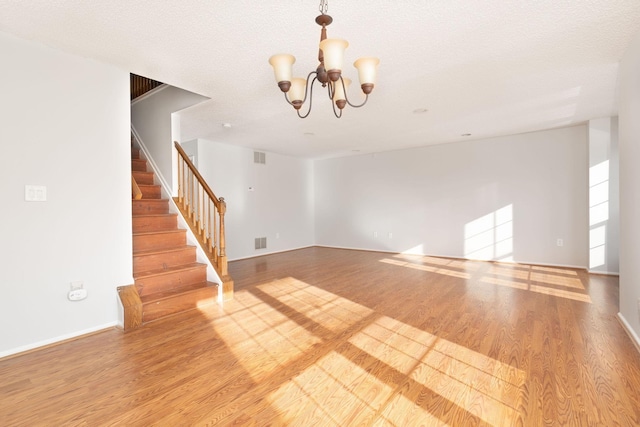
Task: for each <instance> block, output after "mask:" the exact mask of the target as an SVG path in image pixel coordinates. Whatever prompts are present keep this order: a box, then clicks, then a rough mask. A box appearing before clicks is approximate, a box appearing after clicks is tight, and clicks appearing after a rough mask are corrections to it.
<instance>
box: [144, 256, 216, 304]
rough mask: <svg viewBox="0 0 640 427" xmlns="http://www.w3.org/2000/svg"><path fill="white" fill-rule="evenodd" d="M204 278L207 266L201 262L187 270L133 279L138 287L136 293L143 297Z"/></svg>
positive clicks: (203, 280) (205, 277)
mask: <svg viewBox="0 0 640 427" xmlns="http://www.w3.org/2000/svg"><path fill="white" fill-rule="evenodd" d="M206 280H207V267H206V266H205V265H204V264H203V265H199V266H198V267H195V268H192V269H189V270H178V271H172V272H170V273H167V274H160V275H156V276H149V277H144V278H141V279H135V285H136V288H138V294H139V295H140V296H141V297H143V296H145V295H150V294H155V293H157V292H164V291H168V290H171V289H175V288H179V287H181V286H185V285H191V284H194V283H198V282H205V281H206Z"/></svg>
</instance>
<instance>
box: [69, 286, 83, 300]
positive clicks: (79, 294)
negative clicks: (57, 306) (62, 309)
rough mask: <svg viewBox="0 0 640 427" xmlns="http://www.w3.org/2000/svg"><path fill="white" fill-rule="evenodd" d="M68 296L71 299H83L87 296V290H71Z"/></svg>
mask: <svg viewBox="0 0 640 427" xmlns="http://www.w3.org/2000/svg"><path fill="white" fill-rule="evenodd" d="M67 297H68V298H69V301H80V300H83V299H85V298H86V297H87V290H86V289H82V288H81V289H74V290H72V291H69V294H68V295H67Z"/></svg>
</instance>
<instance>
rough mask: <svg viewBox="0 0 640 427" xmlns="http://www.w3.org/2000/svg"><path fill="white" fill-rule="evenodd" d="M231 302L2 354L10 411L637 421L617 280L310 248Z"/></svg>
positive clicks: (37, 421)
mask: <svg viewBox="0 0 640 427" xmlns="http://www.w3.org/2000/svg"><path fill="white" fill-rule="evenodd" d="M229 270H230V273H231V275H232V276H233V277H234V279H235V283H236V293H235V299H234V300H233V301H229V302H226V303H225V304H224V306H217V305H208V306H204V305H203V306H202V307H201V308H199V309H197V310H193V311H191V312H189V313H183V314H180V315H176V316H173V317H170V318H167V319H163V320H159V321H156V322H153V323H151V324H149V325H146V326H144V327H142V328H141V329H138V330H136V331H134V332H131V333H128V334H123V333H121V332H119V331H117V330H109V331H105V332H102V333H99V334H95V335H92V336H88V337H85V338H82V339H78V340H75V341H72V342H68V343H64V344H62V345H58V346H54V347H50V348H46V349H42V350H38V351H35V352H32V353H29V354H25V355H21V356H17V357H11V358H6V359H4V360H0V425H3V426H40V425H42V426H62V425H65V426H67V425H87V426H102V425H127V426H151V425H159V426H183V425H202V426H212V425H255V426H268V425H274V426H279V425H293V426H360V425H362V426H418V425H424V426H440V425H450V426H543V425H549V426H551V425H554V426H555V425H558V426H565V425H567V426H596V425H603V426H617V425H620V426H634V425H638V424H640V355H639V353H638V352H637V350H636V349H635V347H634V346H633V344H632V342H631V340H630V339H629V337H628V336H627V335H626V334H625V332H624V330H623V329H622V327H621V326H620V324H619V322H618V320H617V319H616V313H617V311H618V279H617V278H614V277H607V276H597V275H588V274H587V273H586V272H584V271H581V270H572V269H560V268H548V267H538V266H527V265H516V264H498V263H485V262H475V261H464V260H452V259H442V258H434V257H421V256H403V255H393V254H386V253H376V252H361V251H350V250H339V249H329V248H319V247H314V248H307V249H302V250H297V251H292V252H286V253H281V254H276V255H269V256H264V257H259V258H253V259H248V260H242V261H236V262H232V263H230V266H229Z"/></svg>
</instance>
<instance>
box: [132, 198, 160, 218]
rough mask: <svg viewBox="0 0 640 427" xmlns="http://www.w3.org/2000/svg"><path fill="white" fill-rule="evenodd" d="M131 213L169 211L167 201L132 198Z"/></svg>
mask: <svg viewBox="0 0 640 427" xmlns="http://www.w3.org/2000/svg"><path fill="white" fill-rule="evenodd" d="M131 213H132V214H133V215H147V214H161V213H169V201H168V200H156V199H147V200H144V199H141V200H132V201H131Z"/></svg>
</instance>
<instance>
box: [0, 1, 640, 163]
mask: <svg viewBox="0 0 640 427" xmlns="http://www.w3.org/2000/svg"><path fill="white" fill-rule="evenodd" d="M318 5H319V1H317V0H289V1H283V0H275V1H256V0H234V1H220V0H183V1H180V2H178V1H168V0H167V1H151V0H146V1H141V0H135V1H132V0H109V1H100V2H98V1H86V0H2V1H1V2H0V31H3V32H7V33H12V34H15V35H17V36H19V37H23V38H27V39H31V40H35V41H39V42H42V43H44V44H46V45H49V46H52V47H55V48H58V49H61V50H63V51H67V52H72V53H75V54H79V55H83V56H86V57H90V58H94V59H97V60H99V61H103V62H107V63H111V64H114V65H115V66H117V67H120V68H122V69H123V70H126V71H128V72H132V73H135V74H140V75H143V76H147V77H151V78H153V79H156V80H159V81H162V82H165V83H168V84H171V85H173V86H177V87H181V88H183V89H187V90H190V91H192V92H196V93H199V94H202V95H205V96H207V97H210V98H211V100H209V101H207V102H205V103H203V104H200V105H198V106H196V107H192V108H190V109H189V110H187V111H185V112H184V113H182V131H183V132H185V133H186V135H185V140H189V139H193V138H205V139H209V140H213V141H218V142H224V143H230V144H235V145H242V146H247V147H251V148H254V149H260V150H265V151H271V152H276V153H281V154H287V155H292V156H298V157H306V158H326V157H337V156H346V155H353V154H358V153H369V152H379V151H385V150H395V149H401V148H408V147H416V146H422V145H430V144H440V143H447V142H455V141H461V140H465V139H479V138H486V137H491V136H497V135H508V134H514V133H522V132H529V131H535V130H540V129H548V128H554V127H562V126H568V125H572V124H576V123H583V122H585V121H586V120H589V119H592V118H597V117H604V116H611V115H615V114H616V112H617V105H616V104H617V94H616V91H617V69H618V62H619V60H620V58H621V57H622V55H623V53H624V51H625V49H626V47H627V46H628V44H629V42H630V40H631V38H632V37H633V36H634V35H635V34H636V33H637V32H638V31H639V30H640V1H638V0H535V1H531V0H501V1H500V0H422V1H418V0H414V1H408V0H396V1H393V2H392V1H386V0H371V1H364V0H349V1H335V0H334V1H331V2H329V11H328V14H329V15H331V16H332V17H333V20H334V21H333V24H331V25H330V26H329V27H328V34H329V37H336V38H344V39H347V40H348V41H349V43H350V46H349V48H348V49H347V52H346V59H347V64H349V65H348V67H345V68H346V71H344V72H343V74H344V75H347V76H350V77H352V78H353V79H354V81H357V75H356V72H355V69H353V68H352V67H351V66H350V64H351V63H352V62H353V61H354V60H355V59H356V58H358V57H360V56H377V57H379V58H380V60H381V63H380V67H379V69H378V79H377V83H376V88H375V89H374V91H373V93H372V94H371V96H370V98H369V102H368V104H367V105H366V106H365V107H363V108H360V109H349V107H347V109H345V111H344V115H343V118H342V119H339V120H338V119H336V118H334V117H333V113H332V110H331V106H330V103H329V100H328V99H327V97H326V95H325V94H324V93H323V92H321V91H320V90H319V88H320V87H317V88H316V91H315V92H316V96H315V98H316V99H315V102H314V106H313V107H314V108H313V111H312V112H311V115H310V116H309V117H308V118H307V119H304V120H302V119H299V118H298V117H297V116H296V114H295V112H294V110H293V108H292V107H290V106H289V105H288V104H286V103H285V101H284V99H283V95H282V93H281V92H280V90H279V89H278V87H277V85H276V82H275V80H274V77H273V72H272V69H271V67H270V66H269V64H268V62H267V61H268V59H269V57H270V56H271V55H272V54H275V53H283V52H284V53H291V54H293V55H295V56H296V58H297V62H296V64H295V65H294V73H295V74H296V75H300V76H306V74H307V73H308V72H310V71H312V70H314V69H315V67H316V66H317V59H316V56H317V53H318V52H317V49H318V48H317V44H318V41H319V36H320V27H318V25H316V24H315V22H314V19H315V17H316V16H317V15H318V14H319V11H318ZM358 86H359V85H358V84H354V85H353V87H352V89H357V87H358ZM350 93H351V94H352V95H351V98H352V99H353V98H355V99H356V100H358V99H360V97H359V96H358V95H359V94H357V93H356V92H353V91H351V92H350ZM318 95H322V96H318ZM421 108H426V109H428V112H426V113H423V114H416V113H414V112H413V111H414V110H416V109H421ZM223 123H230V124H231V125H232V127H231V128H224V127H223V126H222V124H223ZM462 134H471V136H466V137H464V136H461V135H462Z"/></svg>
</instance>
